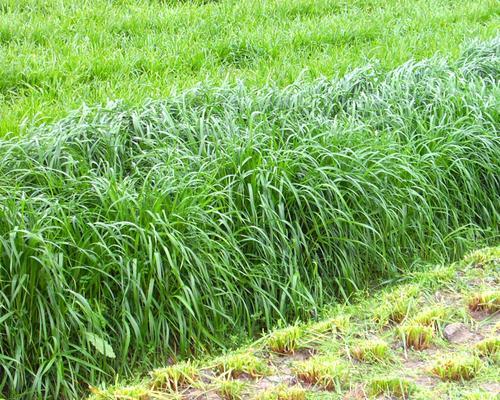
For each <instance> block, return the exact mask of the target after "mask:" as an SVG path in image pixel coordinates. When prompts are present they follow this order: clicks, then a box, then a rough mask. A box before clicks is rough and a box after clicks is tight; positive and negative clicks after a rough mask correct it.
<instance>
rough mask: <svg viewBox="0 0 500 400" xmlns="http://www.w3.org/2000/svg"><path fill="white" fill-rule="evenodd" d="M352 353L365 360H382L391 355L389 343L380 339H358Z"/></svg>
mask: <svg viewBox="0 0 500 400" xmlns="http://www.w3.org/2000/svg"><path fill="white" fill-rule="evenodd" d="M351 354H352V355H353V357H354V358H355V359H356V360H358V361H364V362H377V361H382V360H385V359H387V358H388V357H389V356H390V352H389V345H388V344H387V343H386V342H385V341H383V340H380V339H373V340H361V341H358V342H357V343H355V344H354V346H353V347H352V348H351Z"/></svg>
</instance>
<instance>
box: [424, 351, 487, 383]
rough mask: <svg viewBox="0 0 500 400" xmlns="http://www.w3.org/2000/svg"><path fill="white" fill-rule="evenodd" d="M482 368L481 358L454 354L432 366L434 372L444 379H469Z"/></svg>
mask: <svg viewBox="0 0 500 400" xmlns="http://www.w3.org/2000/svg"><path fill="white" fill-rule="evenodd" d="M480 368H481V360H480V359H479V358H478V357H476V356H473V355H468V354H466V355H458V354H454V355H453V356H451V357H448V358H444V359H442V360H439V361H437V362H436V364H435V365H434V366H433V367H432V372H433V373H434V374H436V375H437V376H439V378H441V379H442V380H451V381H460V380H467V381H468V380H470V379H472V378H474V377H475V376H476V374H477V373H478V372H479V370H480Z"/></svg>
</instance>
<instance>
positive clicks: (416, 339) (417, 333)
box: [398, 324, 434, 350]
mask: <svg viewBox="0 0 500 400" xmlns="http://www.w3.org/2000/svg"><path fill="white" fill-rule="evenodd" d="M398 331H399V334H400V336H401V339H402V340H403V344H404V346H405V347H406V348H412V349H415V350H423V349H426V348H428V347H429V346H430V345H431V342H432V339H433V337H434V332H433V329H432V328H431V327H429V326H425V325H417V324H408V325H402V326H400V327H399V329H398Z"/></svg>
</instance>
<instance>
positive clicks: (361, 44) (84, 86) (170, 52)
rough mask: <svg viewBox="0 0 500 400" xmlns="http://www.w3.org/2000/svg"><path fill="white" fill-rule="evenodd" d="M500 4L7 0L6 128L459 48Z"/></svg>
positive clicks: (480, 33)
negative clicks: (82, 110) (111, 102)
mask: <svg viewBox="0 0 500 400" xmlns="http://www.w3.org/2000/svg"><path fill="white" fill-rule="evenodd" d="M498 21H499V19H498V5H497V2H496V1H495V0H475V1H449V0H432V1H428V0H405V1H401V0H259V1H238V0H219V1H201V0H200V1H197V0H192V1H175V0H168V1H166V0H139V1H137V0H119V1H112V0H71V1H61V0H2V2H1V3H0V116H1V118H0V135H3V134H5V133H6V132H9V131H14V132H19V131H23V124H21V122H23V120H24V119H25V118H27V119H28V121H30V122H31V121H35V122H37V123H38V122H44V121H45V122H46V121H52V120H54V119H57V118H59V117H62V116H63V115H65V113H66V112H67V111H69V110H73V109H75V108H77V107H80V106H81V105H82V102H85V103H87V104H95V103H96V102H98V103H105V102H106V101H107V100H108V99H110V98H111V99H116V98H121V99H125V100H126V101H127V102H128V103H129V104H134V105H135V104H142V103H143V101H144V99H145V98H151V97H154V98H163V97H165V96H166V95H168V94H169V93H170V92H171V90H175V89H183V88H188V87H192V86H193V85H194V84H196V83H198V82H199V81H200V80H205V79H208V80H210V81H212V82H214V83H215V84H220V83H221V82H222V81H224V80H225V79H229V80H231V81H234V80H235V79H243V80H245V81H246V82H248V83H249V84H251V85H255V86H257V87H259V86H262V84H263V83H264V82H267V81H268V79H269V78H270V77H271V78H272V79H273V80H274V81H276V82H278V83H279V84H280V85H286V84H290V83H292V82H294V81H295V80H296V77H297V76H298V75H299V74H300V73H301V72H302V71H303V70H305V69H307V70H308V71H309V72H308V75H309V76H311V77H318V76H319V75H325V76H328V77H332V76H334V75H337V74H343V73H344V72H346V71H348V70H352V68H353V67H359V66H363V65H365V64H366V63H367V59H369V60H379V61H380V64H381V65H382V66H383V67H384V68H386V69H391V68H394V67H396V66H398V65H400V64H402V63H403V62H405V61H407V60H408V59H410V58H416V59H423V58H426V57H430V56H431V55H433V54H434V53H435V52H441V53H442V54H443V55H457V53H458V47H459V46H458V45H459V44H460V43H461V42H462V41H463V40H464V39H465V38H470V37H480V38H483V39H486V38H491V37H492V36H493V35H495V33H496V32H497V30H498Z"/></svg>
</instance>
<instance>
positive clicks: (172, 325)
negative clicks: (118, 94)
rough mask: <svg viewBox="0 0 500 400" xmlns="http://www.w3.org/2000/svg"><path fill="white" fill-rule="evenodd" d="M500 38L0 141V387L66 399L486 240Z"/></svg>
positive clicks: (102, 111)
mask: <svg viewBox="0 0 500 400" xmlns="http://www.w3.org/2000/svg"><path fill="white" fill-rule="evenodd" d="M499 45H500V40H498V39H495V40H494V41H491V42H488V43H484V44H481V43H476V44H474V46H473V47H471V48H470V49H469V50H468V52H467V54H466V55H464V57H462V58H461V59H460V60H458V61H456V62H455V61H453V62H451V61H450V62H448V61H446V60H443V59H439V58H436V59H433V60H430V61H423V62H418V63H409V64H405V65H403V66H401V67H400V68H398V69H397V70H395V71H392V72H389V73H387V72H384V71H379V70H376V69H370V68H364V69H361V70H357V71H355V72H353V73H352V74H350V75H348V76H346V77H345V78H343V79H335V80H327V79H320V80H318V81H314V82H309V83H307V82H297V83H296V84H295V85H292V86H289V87H286V88H277V87H271V86H266V87H264V88H261V89H258V90H253V89H248V88H247V87H245V86H244V85H233V86H232V85H228V86H223V87H209V86H200V87H198V88H196V89H194V90H192V91H189V92H185V93H182V94H180V95H176V96H174V97H170V98H167V99H164V100H161V101H154V102H153V101H151V102H148V103H146V104H144V105H141V106H139V107H135V108H129V107H128V106H126V105H125V104H120V103H113V104H111V103H110V104H108V105H106V106H102V107H98V108H94V109H88V108H84V109H82V110H79V111H77V112H75V113H73V114H71V115H69V116H68V117H67V118H65V119H63V120H61V121H59V122H58V123H56V124H54V125H50V126H41V127H36V128H33V129H31V130H30V131H29V132H27V133H26V135H23V136H22V137H19V138H15V139H9V140H2V141H0V249H1V250H0V282H1V283H2V284H1V286H0V310H1V315H2V323H1V324H0V354H1V356H2V372H3V374H2V379H1V380H0V392H1V393H3V394H5V395H6V397H14V396H15V395H16V394H17V393H24V394H26V396H27V397H32V398H38V397H44V396H48V397H52V398H61V397H64V398H74V397H80V395H81V391H82V390H84V389H85V388H86V386H85V385H83V384H82V383H81V382H88V383H90V384H94V385H95V384H96V382H100V381H101V380H104V379H109V377H110V376H113V375H115V374H119V375H120V376H126V375H128V374H130V371H132V370H134V369H136V368H138V367H139V366H141V367H144V362H145V360H147V364H148V365H154V364H156V365H158V364H160V363H161V362H164V360H166V359H168V358H169V357H170V356H172V353H180V354H183V355H187V354H189V353H192V352H196V351H202V350H207V349H208V350H210V349H212V348H214V347H216V346H219V345H220V344H221V343H224V341H225V340H228V338H230V337H232V336H233V335H234V336H236V335H238V336H240V337H241V336H243V335H244V334H249V335H250V334H254V333H256V332H261V331H262V329H271V328H272V327H273V326H275V324H276V322H277V321H278V320H279V319H281V318H283V317H286V318H287V319H288V320H289V321H294V320H297V319H300V318H307V317H309V316H310V315H311V311H312V310H315V309H317V308H318V307H319V306H321V305H322V304H323V302H324V301H325V300H326V301H329V300H331V299H332V296H333V295H336V294H340V293H343V294H344V295H346V296H348V295H349V293H351V292H352V291H353V290H355V289H357V288H359V287H360V286H363V285H365V284H366V283H367V282H370V281H373V280H375V279H377V278H382V277H392V276H395V275H396V274H397V273H398V272H400V271H401V270H405V269H407V268H410V267H411V266H413V265H414V261H415V260H417V259H418V260H422V261H434V260H438V259H439V260H442V259H443V258H456V257H458V255H460V254H461V253H462V252H464V251H465V250H467V246H469V244H468V243H470V239H471V238H474V239H482V238H483V237H486V236H488V237H495V235H498V226H500V224H499V223H498V222H499V221H498V207H497V206H496V204H495V202H494V201H493V200H492V199H494V198H495V196H496V194H497V192H498V176H499V175H500V173H499V167H498V159H499V146H498V138H497V134H496V133H497V132H498V118H497V117H498V110H497V107H496V101H495V100H496V95H497V94H498V93H497V92H498V85H497V79H498V76H499V75H500V73H499V72H500V69H499V65H500V62H499V55H498V54H499V52H498V49H499ZM394 300H395V303H392V304H388V305H387V307H389V308H393V311H394V312H391V313H390V315H389V318H390V319H392V320H394V321H400V320H401V319H402V318H404V317H405V316H406V314H407V311H408V304H402V305H400V304H399V302H400V300H401V299H400V298H395V299H394ZM480 303H481V304H483V303H484V302H480ZM488 304H489V303H488ZM89 337H91V338H92V340H89V339H88V338H89ZM54 343H57V344H58V351H56V352H55V351H54ZM108 350H112V352H111V351H108ZM75 354H78V356H75ZM112 356H115V357H114V358H113V359H112V360H113V361H111V358H110V357H112ZM35 371H39V372H36V373H35ZM92 381H94V382H92Z"/></svg>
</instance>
